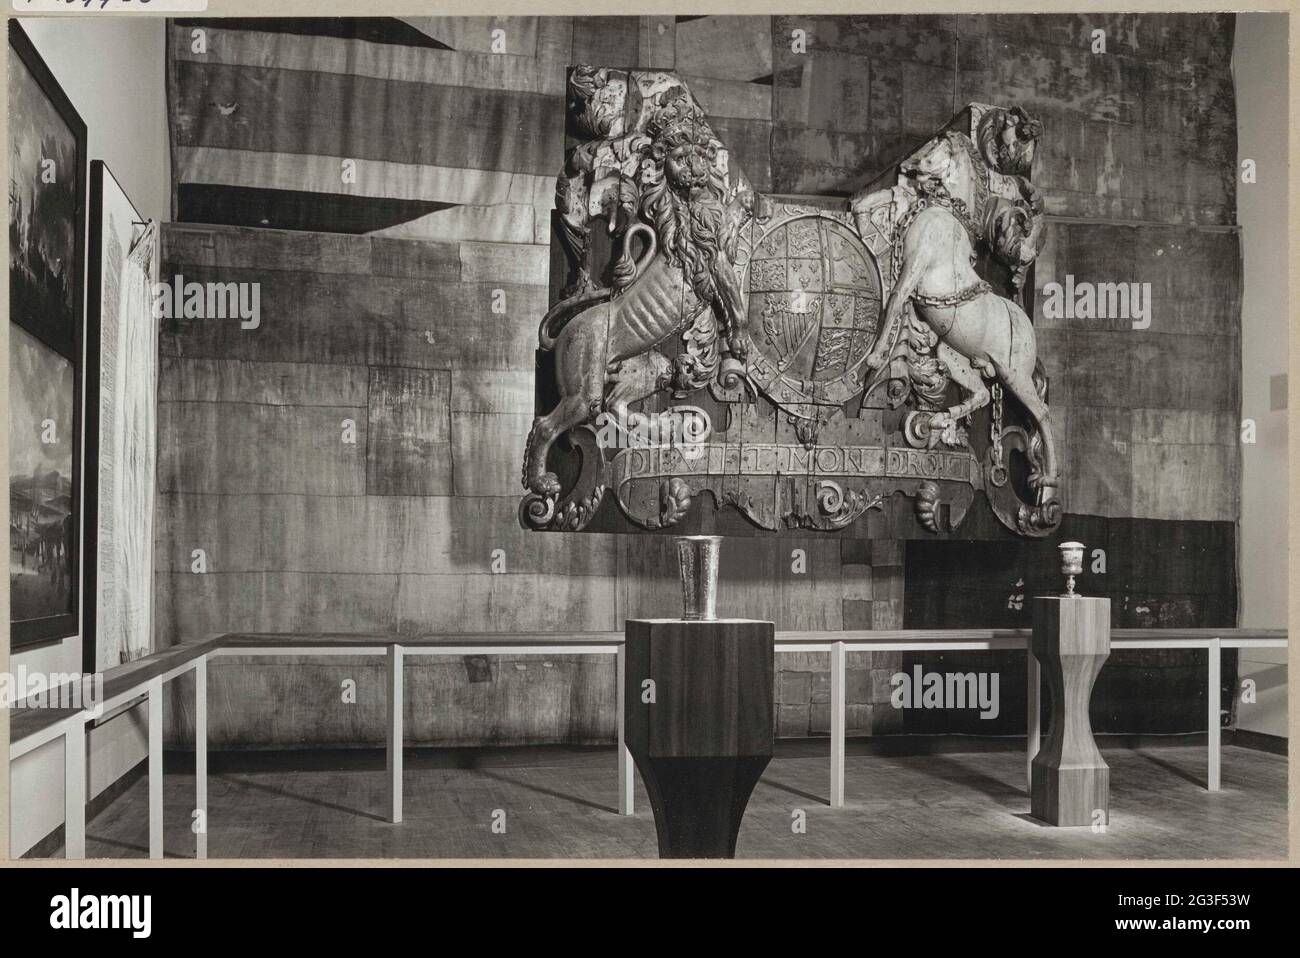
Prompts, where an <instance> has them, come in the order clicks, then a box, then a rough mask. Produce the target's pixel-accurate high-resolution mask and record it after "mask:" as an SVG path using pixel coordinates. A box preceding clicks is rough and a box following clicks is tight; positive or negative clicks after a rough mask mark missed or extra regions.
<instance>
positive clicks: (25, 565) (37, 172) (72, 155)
mask: <svg viewBox="0 0 1300 958" xmlns="http://www.w3.org/2000/svg"><path fill="white" fill-rule="evenodd" d="M9 49H10V53H11V56H10V64H9V77H8V87H9V89H8V94H9V104H8V105H9V159H10V164H9V316H10V327H9V464H10V465H9V568H10V572H9V586H10V645H11V648H12V649H20V648H23V647H24V646H28V645H33V644H36V643H40V642H46V641H51V640H56V639H61V638H65V637H67V636H70V635H76V634H77V630H78V610H79V604H78V603H79V593H80V589H79V578H80V558H81V557H80V548H79V547H80V542H79V539H80V535H79V531H78V530H79V528H80V524H81V508H80V506H81V503H80V486H81V473H82V447H81V428H82V421H81V403H82V373H83V370H82V361H81V355H82V344H83V328H82V327H83V323H84V311H83V304H82V293H83V286H82V275H83V271H84V268H85V232H86V231H85V223H86V220H85V212H86V124H85V123H84V122H82V119H81V117H80V116H78V114H77V111H76V110H75V109H73V106H72V103H71V101H70V100H69V99H68V97H67V95H66V94H65V93H64V92H63V90H62V88H61V87H60V86H59V84H58V82H57V81H56V80H55V79H54V75H53V74H52V73H51V72H50V70H49V68H48V67H47V66H46V65H45V63H44V61H43V60H42V59H41V57H40V55H39V54H38V53H37V52H36V48H35V47H33V46H32V43H31V40H30V39H28V37H27V34H26V33H24V32H23V30H22V27H20V26H19V25H18V23H17V22H16V21H14V20H10V21H9Z"/></svg>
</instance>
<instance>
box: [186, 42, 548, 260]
mask: <svg viewBox="0 0 1300 958" xmlns="http://www.w3.org/2000/svg"><path fill="white" fill-rule="evenodd" d="M571 37H572V26H571V24H570V22H569V19H568V18H563V17H509V18H506V17H502V18H489V17H480V18H471V17H413V18H406V19H399V18H391V17H377V18H350V19H341V18H339V19H295V18H282V19H274V18H273V19H219V20H211V19H177V20H173V21H172V22H171V23H170V25H169V36H168V70H169V83H170V85H171V93H170V97H169V104H170V111H171V118H170V119H171V124H172V127H171V129H172V143H173V157H172V161H173V162H172V168H173V193H174V195H173V206H174V208H173V213H174V216H175V218H176V219H177V220H178V221H182V222H191V223H213V224H226V225H239V226H262V227H271V228H278V229H291V230H320V231H328V232H342V233H378V234H383V235H389V236H400V237H409V238H418V239H427V240H490V241H495V242H511V243H546V242H548V241H549V228H550V210H551V207H552V205H553V200H554V193H555V174H556V172H557V170H558V169H559V167H560V164H561V163H562V160H563V153H564V82H565V71H566V69H567V67H568V64H569V58H570V44H571Z"/></svg>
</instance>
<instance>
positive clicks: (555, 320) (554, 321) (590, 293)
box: [537, 288, 613, 352]
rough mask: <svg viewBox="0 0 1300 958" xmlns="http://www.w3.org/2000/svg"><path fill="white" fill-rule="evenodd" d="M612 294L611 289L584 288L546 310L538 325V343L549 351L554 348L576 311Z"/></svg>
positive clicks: (600, 301) (601, 301) (602, 300)
mask: <svg viewBox="0 0 1300 958" xmlns="http://www.w3.org/2000/svg"><path fill="white" fill-rule="evenodd" d="M612 295H613V290H611V289H606V288H603V289H584V290H583V291H582V292H580V293H575V294H574V295H573V296H570V297H569V298H568V299H564V300H561V301H560V302H558V303H556V304H555V305H554V306H552V307H551V308H550V309H548V310H547V311H546V315H545V316H543V317H542V321H541V322H540V323H539V324H538V326H537V345H538V346H539V347H540V348H541V349H543V350H545V351H547V352H549V351H550V350H552V349H554V348H555V341H556V340H557V339H558V338H559V336H560V333H561V332H562V331H563V330H564V327H565V325H566V324H567V323H568V322H569V320H571V319H572V318H573V317H574V315H575V314H576V313H579V312H581V311H582V310H584V309H586V308H587V307H588V306H591V305H593V304H595V303H603V302H605V301H606V300H608V299H609V298H610V296H612Z"/></svg>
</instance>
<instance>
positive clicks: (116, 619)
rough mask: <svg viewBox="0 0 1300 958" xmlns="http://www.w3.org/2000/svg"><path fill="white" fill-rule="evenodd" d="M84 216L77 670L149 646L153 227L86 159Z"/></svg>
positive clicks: (109, 663)
mask: <svg viewBox="0 0 1300 958" xmlns="http://www.w3.org/2000/svg"><path fill="white" fill-rule="evenodd" d="M89 215H90V249H89V257H88V262H87V272H86V283H87V287H86V341H87V343H89V344H98V348H97V349H95V350H93V352H94V354H95V355H96V357H97V361H96V362H90V361H89V359H88V361H87V366H86V395H87V396H88V397H90V399H89V401H88V402H87V403H86V428H85V435H86V445H87V447H88V448H90V447H94V448H95V449H96V451H97V455H96V457H95V469H94V470H93V471H91V470H89V469H88V470H87V472H86V482H85V497H86V500H85V517H84V519H83V529H84V537H85V550H84V551H85V555H86V557H87V560H86V563H85V568H84V570H83V581H84V584H85V589H84V592H85V599H84V603H83V605H84V609H83V611H82V639H83V642H84V653H83V657H84V663H83V668H84V669H85V671H87V672H99V671H103V670H104V669H108V668H111V667H113V666H115V665H121V664H123V663H125V662H131V661H133V660H135V659H138V658H140V657H141V656H144V655H148V654H149V652H150V650H151V648H152V635H153V507H154V489H155V474H154V472H155V465H156V462H157V434H158V429H157V401H158V329H159V322H158V318H157V316H156V315H155V311H154V309H153V301H152V291H153V286H154V283H155V282H157V279H158V231H157V227H156V225H155V224H151V223H145V222H143V221H142V218H141V216H140V213H139V211H138V210H137V209H136V208H135V205H134V204H133V203H132V202H131V199H130V197H128V196H127V195H126V191H125V190H123V189H122V186H121V184H119V183H118V181H117V179H116V178H115V177H114V176H113V174H112V172H111V171H110V170H109V169H108V166H107V165H106V164H105V163H104V162H103V161H102V160H94V161H93V162H92V163H91V164H90V213H89ZM88 356H89V353H88ZM92 556H93V557H94V561H91V558H90V557H92Z"/></svg>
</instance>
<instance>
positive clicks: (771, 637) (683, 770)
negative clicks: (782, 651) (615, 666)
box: [623, 619, 776, 858]
mask: <svg viewBox="0 0 1300 958" xmlns="http://www.w3.org/2000/svg"><path fill="white" fill-rule="evenodd" d="M626 634H627V651H626V671H625V674H624V700H623V701H624V705H623V710H624V721H625V733H624V734H625V738H626V743H627V748H628V751H629V752H631V753H632V758H633V759H634V760H635V761H636V767H637V770H638V771H640V773H641V778H642V780H643V781H644V782H645V786H646V791H647V792H648V793H649V795H650V805H651V807H652V808H653V809H654V816H655V829H656V830H657V832H658V834H659V857H660V858H734V857H735V856H736V835H737V833H739V831H740V820H741V819H742V818H743V817H744V815H745V806H746V805H747V804H748V803H749V796H750V793H751V792H753V790H754V786H755V785H757V784H758V779H759V777H760V776H761V775H762V774H763V769H765V768H766V767H767V763H768V762H770V761H771V759H772V727H773V711H772V710H773V708H774V705H773V701H774V696H773V659H774V642H775V638H776V632H775V627H774V626H773V624H772V623H771V622H754V621H751V620H748V619H720V620H716V621H712V622H693V621H687V620H684V619H631V620H629V621H628V623H627V630H626ZM647 681H649V682H651V683H653V685H647V684H646V683H647ZM647 699H652V700H651V701H647Z"/></svg>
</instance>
